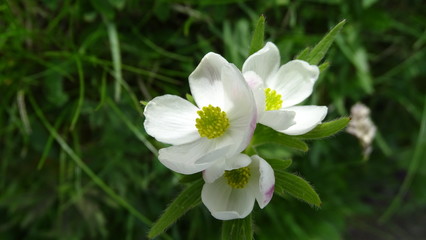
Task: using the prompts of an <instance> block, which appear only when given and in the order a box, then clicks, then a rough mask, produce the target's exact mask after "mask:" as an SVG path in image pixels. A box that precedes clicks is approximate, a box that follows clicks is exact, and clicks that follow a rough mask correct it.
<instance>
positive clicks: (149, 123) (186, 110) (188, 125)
mask: <svg viewBox="0 0 426 240" xmlns="http://www.w3.org/2000/svg"><path fill="white" fill-rule="evenodd" d="M197 110H198V108H197V107H195V106H194V105H193V104H191V103H190V102H188V101H186V100H185V99H183V98H180V97H178V96H173V95H164V96H159V97H156V98H154V99H153V100H151V101H150V102H148V104H147V105H146V107H145V110H144V115H145V122H144V126H145V130H146V132H147V133H148V134H149V135H151V136H153V137H154V138H155V139H157V141H160V142H164V143H168V144H185V143H189V142H192V141H194V140H196V139H198V138H200V135H199V133H198V130H197V128H196V127H195V119H196V118H197V117H198V115H197Z"/></svg>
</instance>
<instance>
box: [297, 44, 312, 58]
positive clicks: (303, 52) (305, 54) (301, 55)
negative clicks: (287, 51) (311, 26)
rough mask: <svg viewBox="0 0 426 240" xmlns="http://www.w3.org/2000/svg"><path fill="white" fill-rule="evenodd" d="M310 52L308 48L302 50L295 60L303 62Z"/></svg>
mask: <svg viewBox="0 0 426 240" xmlns="http://www.w3.org/2000/svg"><path fill="white" fill-rule="evenodd" d="M310 51H311V48H310V47H307V48H305V49H303V50H302V51H301V52H300V53H299V54H298V55H297V56H296V59H299V60H304V59H306V58H307V57H308V56H309V52H310Z"/></svg>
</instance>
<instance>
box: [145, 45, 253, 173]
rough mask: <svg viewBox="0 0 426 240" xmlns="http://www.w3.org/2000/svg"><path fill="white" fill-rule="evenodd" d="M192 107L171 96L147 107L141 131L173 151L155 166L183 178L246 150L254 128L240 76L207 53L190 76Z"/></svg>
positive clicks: (248, 91)
mask: <svg viewBox="0 0 426 240" xmlns="http://www.w3.org/2000/svg"><path fill="white" fill-rule="evenodd" d="M189 86H190V90H191V94H192V96H193V98H194V101H195V103H196V105H194V104H192V103H191V102H189V101H187V100H185V99H183V98H181V97H178V96H174V95H164V96H159V97H156V98H154V99H153V100H151V101H150V102H149V103H148V104H147V105H146V107H145V110H144V115H145V122H144V126H145V130H146V132H147V133H148V134H149V135H151V136H153V137H154V138H155V139H156V140H157V141H160V142H163V143H166V144H171V145H172V146H169V147H166V148H163V149H160V151H159V156H158V158H159V160H160V162H161V163H163V164H164V165H165V166H166V167H168V168H170V169H171V170H173V171H176V172H178V173H182V174H193V173H196V172H200V171H203V170H205V169H207V168H208V167H210V166H212V165H214V163H215V162H218V161H219V162H220V161H222V160H223V159H224V158H227V157H229V156H233V155H235V154H236V153H240V152H241V151H242V150H244V149H245V148H246V147H247V145H248V143H249V142H250V139H251V137H252V135H253V131H254V129H255V127H256V120H257V119H256V117H257V112H256V104H255V101H254V97H253V93H252V91H251V89H250V88H249V86H248V85H247V83H246V82H245V80H244V77H243V75H242V74H241V72H240V71H239V70H238V69H237V68H236V67H235V66H234V65H232V64H230V63H228V62H227V61H226V60H225V59H224V58H223V57H222V56H220V55H218V54H215V53H208V54H206V56H204V57H203V59H202V60H201V62H200V63H199V65H198V66H197V68H196V69H195V70H194V72H192V73H191V75H190V76H189Z"/></svg>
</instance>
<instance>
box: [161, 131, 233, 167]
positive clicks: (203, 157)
mask: <svg viewBox="0 0 426 240" xmlns="http://www.w3.org/2000/svg"><path fill="white" fill-rule="evenodd" d="M227 144H228V143H226V142H225V143H221V144H220V145H218V144H217V143H216V142H214V141H210V140H208V139H206V138H201V139H199V140H197V141H194V142H191V143H187V144H184V145H177V146H171V147H167V148H163V149H160V151H159V156H158V159H159V160H160V162H161V163H162V164H164V166H166V167H167V168H169V169H171V170H173V171H175V172H178V173H182V174H193V173H197V172H201V171H203V170H205V169H207V168H208V167H210V166H211V165H212V164H213V163H214V162H215V161H220V160H221V158H224V157H225V155H226V153H227V152H228V151H229V149H230V148H231V146H232V145H227Z"/></svg>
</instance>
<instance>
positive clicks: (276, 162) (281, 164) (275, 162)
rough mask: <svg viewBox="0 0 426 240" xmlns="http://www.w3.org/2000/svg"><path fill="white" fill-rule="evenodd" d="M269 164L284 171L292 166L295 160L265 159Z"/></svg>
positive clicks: (276, 169)
mask: <svg viewBox="0 0 426 240" xmlns="http://www.w3.org/2000/svg"><path fill="white" fill-rule="evenodd" d="M265 160H266V161H267V162H268V163H269V165H271V167H272V168H273V169H274V171H284V170H285V169H287V168H288V167H290V166H291V164H292V163H293V161H292V160H291V159H286V160H282V159H265Z"/></svg>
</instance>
